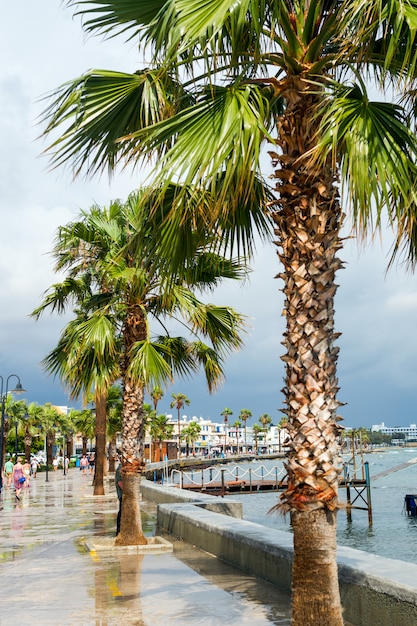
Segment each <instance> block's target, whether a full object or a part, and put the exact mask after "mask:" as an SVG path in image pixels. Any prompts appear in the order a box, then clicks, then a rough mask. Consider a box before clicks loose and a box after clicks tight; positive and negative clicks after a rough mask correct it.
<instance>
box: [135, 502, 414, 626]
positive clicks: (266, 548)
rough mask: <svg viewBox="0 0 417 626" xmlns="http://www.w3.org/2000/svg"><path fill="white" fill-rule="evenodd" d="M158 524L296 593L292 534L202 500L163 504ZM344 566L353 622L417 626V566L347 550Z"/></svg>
mask: <svg viewBox="0 0 417 626" xmlns="http://www.w3.org/2000/svg"><path fill="white" fill-rule="evenodd" d="M144 497H145V499H146V496H144ZM207 497H210V496H207ZM229 502H230V500H229ZM196 504H197V506H196ZM158 526H159V527H160V528H161V529H163V530H165V531H167V532H169V533H171V534H173V535H175V536H177V537H180V538H182V539H184V540H185V541H187V542H189V543H192V544H193V545H196V546H198V547H199V548H202V549H203V550H206V551H207V552H210V553H211V554H214V555H215V556H217V557H218V558H220V559H222V560H223V561H226V562H227V563H229V564H231V565H233V566H235V567H236V568H238V569H241V570H242V571H244V572H247V573H249V574H253V575H255V576H259V577H260V578H263V579H265V580H268V581H270V582H272V583H274V584H276V585H277V586H279V587H281V588H282V589H285V590H287V591H290V590H291V569H292V560H293V539H292V535H291V533H287V532H283V531H279V530H273V529H271V528H267V527H265V526H261V525H259V524H254V523H252V522H247V521H244V520H242V519H236V518H234V517H230V516H226V515H222V514H219V513H217V512H213V511H210V510H207V509H203V508H202V507H201V506H200V502H198V501H197V502H196V503H195V504H192V503H186V504H160V505H159V506H158ZM338 565H339V582H340V592H341V598H342V604H343V607H344V618H345V619H346V620H347V621H348V622H350V623H352V624H355V625H356V626H376V625H378V626H399V625H400V624H401V626H416V624H417V587H416V585H417V565H414V564H411V563H405V562H403V561H396V560H394V559H386V558H383V557H379V556H375V555H373V554H370V553H367V552H363V551H360V550H353V549H351V548H345V547H340V548H338Z"/></svg>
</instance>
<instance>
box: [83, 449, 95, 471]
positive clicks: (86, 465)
mask: <svg viewBox="0 0 417 626" xmlns="http://www.w3.org/2000/svg"><path fill="white" fill-rule="evenodd" d="M94 465H95V455H94V452H91V453H90V454H89V455H88V456H87V455H86V454H83V455H82V457H81V459H80V470H81V473H82V474H83V475H84V476H86V475H87V470H88V469H89V470H90V474H94Z"/></svg>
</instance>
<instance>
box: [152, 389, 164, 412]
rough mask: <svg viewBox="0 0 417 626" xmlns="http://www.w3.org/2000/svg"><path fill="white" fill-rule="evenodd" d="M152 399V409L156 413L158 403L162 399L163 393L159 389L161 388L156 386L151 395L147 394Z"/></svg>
mask: <svg viewBox="0 0 417 626" xmlns="http://www.w3.org/2000/svg"><path fill="white" fill-rule="evenodd" d="M149 395H150V396H151V398H152V403H153V408H154V410H155V411H156V410H157V408H158V403H159V401H160V400H162V398H163V397H164V392H163V390H162V389H161V387H159V385H156V386H155V387H154V388H153V389H152V391H151V393H150V394H149Z"/></svg>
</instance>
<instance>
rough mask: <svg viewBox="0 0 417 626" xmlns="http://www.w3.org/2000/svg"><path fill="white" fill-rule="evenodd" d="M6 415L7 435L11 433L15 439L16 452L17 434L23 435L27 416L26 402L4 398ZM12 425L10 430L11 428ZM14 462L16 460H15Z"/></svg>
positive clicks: (9, 396)
mask: <svg viewBox="0 0 417 626" xmlns="http://www.w3.org/2000/svg"><path fill="white" fill-rule="evenodd" d="M6 415H7V417H8V430H7V435H8V436H9V435H10V433H11V432H13V433H14V437H15V450H16V451H18V438H19V434H21V433H24V429H25V425H24V422H25V421H26V420H25V419H24V418H25V416H26V415H27V402H26V400H14V399H13V397H12V396H11V395H8V396H7V398H6ZM12 424H13V425H14V428H13V429H12V428H11V426H12ZM15 461H16V459H15Z"/></svg>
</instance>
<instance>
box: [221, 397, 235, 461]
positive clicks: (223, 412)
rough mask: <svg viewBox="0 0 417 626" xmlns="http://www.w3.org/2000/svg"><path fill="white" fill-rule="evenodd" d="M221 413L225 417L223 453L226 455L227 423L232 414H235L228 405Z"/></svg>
mask: <svg viewBox="0 0 417 626" xmlns="http://www.w3.org/2000/svg"><path fill="white" fill-rule="evenodd" d="M220 415H221V416H222V417H223V422H224V443H223V454H224V456H226V446H227V425H228V423H229V417H230V416H231V415H233V411H232V410H231V409H229V408H228V407H226V408H224V409H223V411H222V412H221V413H220Z"/></svg>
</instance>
